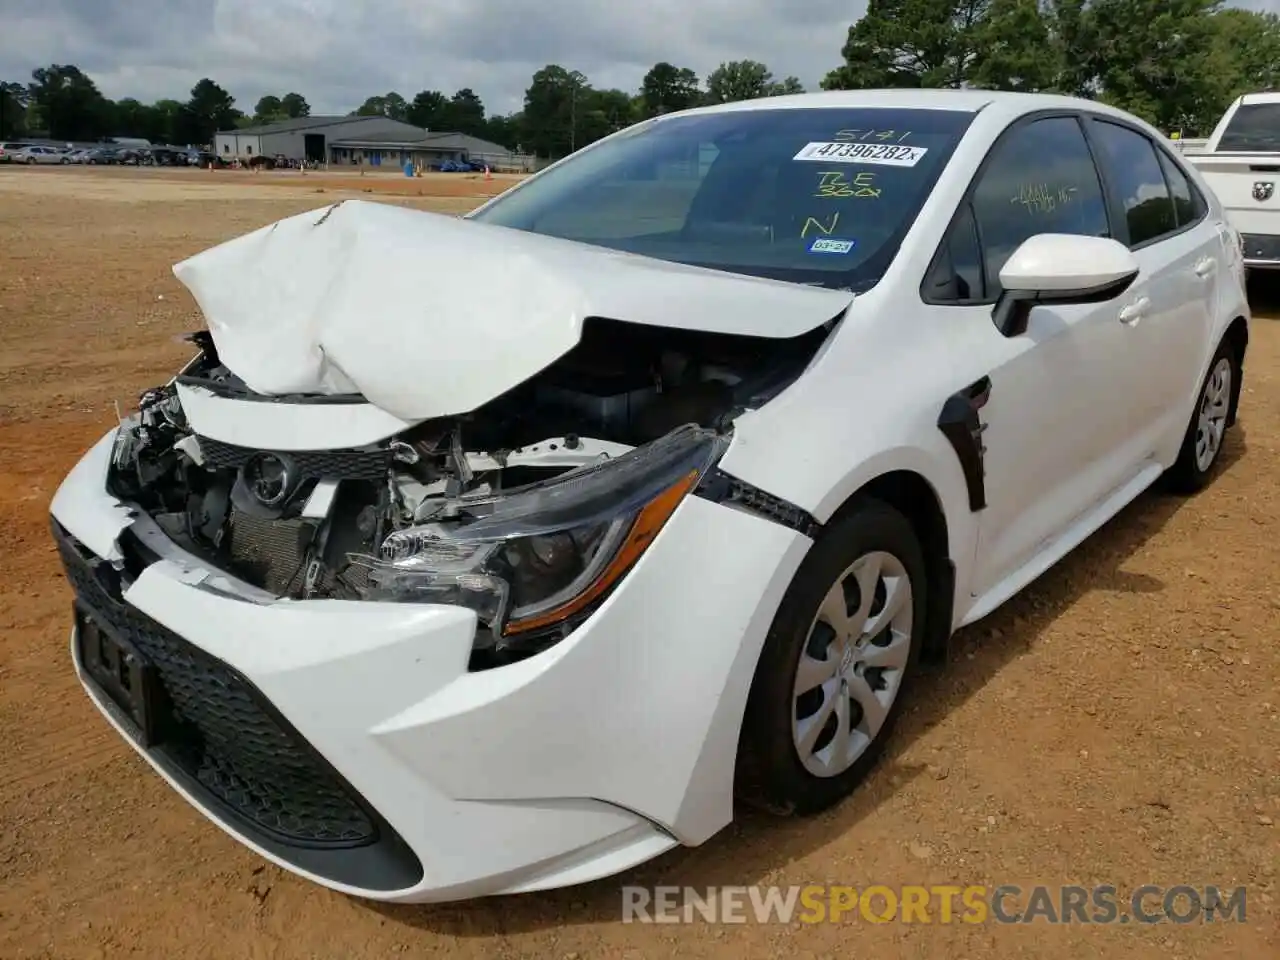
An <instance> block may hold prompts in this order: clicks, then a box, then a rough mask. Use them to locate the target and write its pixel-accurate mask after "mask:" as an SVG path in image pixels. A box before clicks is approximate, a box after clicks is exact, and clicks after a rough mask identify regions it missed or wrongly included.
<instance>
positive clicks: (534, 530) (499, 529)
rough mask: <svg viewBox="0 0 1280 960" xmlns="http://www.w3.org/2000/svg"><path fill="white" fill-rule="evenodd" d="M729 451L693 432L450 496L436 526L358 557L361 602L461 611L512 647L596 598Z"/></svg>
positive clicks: (712, 435) (709, 435)
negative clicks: (364, 574)
mask: <svg viewBox="0 0 1280 960" xmlns="http://www.w3.org/2000/svg"><path fill="white" fill-rule="evenodd" d="M726 445H727V441H726V440H725V439H724V438H723V437H721V436H720V435H719V434H717V433H716V432H715V431H713V430H707V429H703V428H701V427H697V426H694V425H690V426H685V427H681V428H680V429H678V430H675V431H673V432H671V433H669V434H667V435H666V436H664V437H662V438H661V439H659V440H655V441H654V442H652V443H648V444H645V445H644V446H641V447H637V448H636V449H634V450H632V451H630V452H628V453H626V454H624V455H623V456H620V457H617V458H616V459H613V460H608V461H605V462H603V463H600V464H596V465H593V466H591V467H586V468H584V469H581V470H575V471H572V472H570V473H566V474H563V475H561V476H559V477H555V478H553V479H551V480H546V481H542V482H539V483H534V484H529V485H528V486H524V487H519V488H515V489H512V490H509V491H506V492H503V493H500V494H496V495H492V496H477V497H465V496H464V497H458V498H455V499H453V500H450V501H448V502H447V504H446V505H445V507H444V509H443V511H442V513H443V514H444V515H445V517H446V518H445V519H439V520H434V521H432V522H430V523H425V524H421V525H417V526H413V527H408V528H405V529H403V530H397V531H395V532H393V533H391V534H389V535H388V536H387V537H386V539H384V540H383V542H382V544H381V546H380V547H379V551H378V556H377V557H376V558H374V557H370V558H366V559H365V564H366V566H367V567H368V577H369V587H368V588H367V589H366V591H365V595H366V596H367V597H368V598H370V599H377V600H395V601H410V602H419V603H449V604H459V605H462V606H466V607H470V608H471V609H472V610H474V611H475V612H476V615H477V617H478V618H479V620H480V621H481V622H482V623H483V624H485V625H486V626H487V627H488V628H489V630H490V632H491V633H492V635H493V637H494V639H495V642H496V644H497V645H498V646H499V647H502V646H506V645H510V644H511V643H512V642H514V641H515V640H516V639H518V638H519V636H520V635H521V634H526V633H528V632H530V631H536V630H539V629H541V628H545V627H549V626H553V625H555V624H557V623H560V622H562V621H564V620H566V619H568V618H571V617H573V616H574V615H575V614H578V613H582V612H583V611H585V610H587V609H588V608H590V607H591V606H592V605H593V604H594V603H595V602H596V601H597V600H599V599H601V598H602V597H603V596H604V595H605V594H606V593H607V592H608V591H609V589H610V588H611V587H612V586H614V585H615V584H616V583H617V582H618V581H619V580H620V579H621V578H622V577H623V576H624V575H625V574H626V573H627V571H628V570H630V569H631V567H632V566H633V565H634V564H635V562H636V561H637V560H638V559H639V558H640V556H641V555H642V554H643V553H644V551H645V550H646V549H647V548H648V546H649V544H650V543H652V542H653V539H654V537H655V536H656V535H657V533H658V531H659V530H661V529H662V527H663V525H664V524H665V523H666V522H667V520H668V519H669V518H670V517H671V515H672V513H674V512H675V509H676V507H677V506H679V505H680V502H681V501H682V500H683V499H684V498H685V496H686V495H687V494H689V493H690V492H691V491H692V490H694V489H695V488H696V487H697V485H698V483H699V481H700V480H701V479H702V477H703V475H704V474H705V473H706V471H707V470H708V469H710V468H711V467H712V466H713V465H714V463H715V462H716V461H717V460H718V459H719V458H720V456H721V454H722V453H723V452H724V449H725V447H726Z"/></svg>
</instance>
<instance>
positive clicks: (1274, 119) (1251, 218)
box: [1184, 93, 1280, 270]
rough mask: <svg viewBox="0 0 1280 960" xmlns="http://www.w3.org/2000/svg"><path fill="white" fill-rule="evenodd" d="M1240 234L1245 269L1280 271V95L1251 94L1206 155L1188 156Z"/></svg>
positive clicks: (1235, 107)
mask: <svg viewBox="0 0 1280 960" xmlns="http://www.w3.org/2000/svg"><path fill="white" fill-rule="evenodd" d="M1184 156H1185V157H1186V159H1187V160H1188V161H1189V162H1191V163H1193V164H1195V166H1196V167H1197V168H1198V169H1199V171H1200V172H1201V173H1202V174H1203V175H1204V178H1205V180H1206V181H1207V182H1208V184H1209V186H1210V187H1211V188H1213V192H1214V193H1216V194H1217V195H1218V199H1219V200H1221V201H1222V205H1223V206H1224V207H1225V208H1226V211H1227V219H1228V221H1230V223H1231V225H1232V226H1233V227H1234V228H1235V229H1236V231H1237V232H1238V233H1239V234H1240V242H1241V247H1242V249H1243V252H1244V263H1245V266H1246V267H1247V268H1248V269H1250V270H1280V191H1278V190H1277V189H1276V188H1277V186H1280V93H1248V94H1245V95H1244V96H1242V97H1239V98H1237V99H1236V101H1235V102H1234V103H1233V104H1231V106H1229V107H1228V108H1227V112H1226V113H1224V114H1223V115H1222V119H1221V120H1219V121H1218V125H1217V126H1216V127H1215V128H1214V130H1213V134H1212V135H1211V136H1210V137H1209V140H1208V142H1207V143H1206V144H1205V145H1204V147H1203V148H1202V149H1200V150H1186V151H1184Z"/></svg>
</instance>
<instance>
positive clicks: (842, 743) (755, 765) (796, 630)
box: [735, 499, 928, 816]
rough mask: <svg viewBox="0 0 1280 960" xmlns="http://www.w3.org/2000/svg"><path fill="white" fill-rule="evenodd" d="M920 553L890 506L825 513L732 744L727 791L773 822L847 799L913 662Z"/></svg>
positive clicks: (879, 748) (872, 758) (871, 504)
mask: <svg viewBox="0 0 1280 960" xmlns="http://www.w3.org/2000/svg"><path fill="white" fill-rule="evenodd" d="M925 571H926V566H925V560H924V553H923V551H922V549H921V547H920V544H919V542H918V541H917V539H916V536H915V533H914V531H913V530H912V527H911V524H910V523H909V522H908V521H907V519H906V518H905V517H904V516H903V515H902V514H901V513H899V512H898V511H897V510H895V509H893V508H892V507H890V506H888V505H887V504H884V503H881V502H880V501H878V500H871V499H866V500H862V501H860V502H858V503H856V504H853V505H852V506H850V507H849V508H847V509H846V511H844V512H842V513H841V514H837V517H836V519H835V520H834V521H833V522H832V523H831V524H829V525H828V526H827V528H826V530H824V531H823V533H822V534H821V536H820V537H819V538H818V541H817V543H815V544H814V545H813V547H812V548H811V549H810V551H809V554H808V556H806V557H805V559H804V561H803V562H802V563H801V566H800V570H799V571H798V572H797V574H796V576H795V579H794V580H793V581H792V583H791V586H790V587H789V588H788V589H787V592H786V594H785V595H784V597H783V599H782V603H781V605H780V606H779V608H778V612H777V614H776V615H775V617H774V620H773V624H772V626H771V627H770V629H769V633H768V635H767V636H766V638H765V642H764V648H763V650H762V651H761V653H760V660H759V663H758V664H757V666H756V673H755V678H754V679H753V680H752V684H751V692H750V694H749V696H748V698H747V708H746V714H745V716H744V717H743V723H742V733H741V737H740V739H739V743H738V765H737V768H736V776H735V779H736V784H735V787H736V793H737V794H738V797H739V799H740V800H742V801H744V802H746V803H748V804H751V805H753V806H758V807H762V808H764V809H766V810H768V811H770V812H772V813H776V814H779V815H783V816H786V815H790V814H800V815H806V814H812V813H817V812H819V811H821V810H824V809H826V808H828V807H830V806H832V805H834V804H836V803H838V802H840V801H841V800H843V799H844V798H845V797H847V796H848V795H849V794H850V793H852V792H853V790H854V788H855V787H856V786H857V785H858V784H859V783H860V782H861V781H862V780H863V779H864V778H865V777H866V775H867V773H868V772H869V771H870V770H871V769H872V767H873V766H874V765H875V763H876V761H877V760H878V759H879V757H880V754H881V753H882V752H883V750H884V745H885V743H886V741H887V740H888V739H889V737H890V734H891V733H892V731H893V727H894V723H895V722H896V720H897V717H898V714H899V711H900V709H901V706H902V703H903V699H904V695H905V694H906V692H907V690H908V688H909V686H910V681H911V679H912V678H913V676H914V674H915V670H916V667H917V664H918V662H919V658H920V650H921V647H922V645H923V643H922V641H923V637H924V630H925V611H926V606H927V605H926V600H927V592H928V584H927V582H926V578H925Z"/></svg>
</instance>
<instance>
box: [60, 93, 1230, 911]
mask: <svg viewBox="0 0 1280 960" xmlns="http://www.w3.org/2000/svg"><path fill="white" fill-rule="evenodd" d="M175 272H176V274H177V276H178V277H179V278H180V279H181V280H182V281H183V282H184V283H185V284H186V285H187V287H188V288H189V289H190V290H191V291H192V293H193V294H194V296H195V298H196V300H197V302H198V303H199V305H200V307H201V309H202V310H203V312H204V315H205V317H206V319H207V322H208V325H209V330H208V331H204V332H201V333H198V334H195V335H193V341H194V342H195V343H196V345H197V346H198V348H199V351H198V354H197V356H195V357H194V358H193V360H192V361H191V362H190V363H189V364H188V365H187V366H186V367H185V368H184V369H183V370H182V371H181V373H180V374H179V375H178V376H177V377H176V378H175V379H174V380H172V381H171V382H170V383H168V384H166V385H164V386H162V387H159V388H157V389H155V390H152V391H149V392H148V393H147V394H145V395H144V396H143V397H142V399H141V401H140V404H139V411H138V413H137V414H135V415H134V416H132V417H131V418H129V419H127V420H126V421H125V422H124V423H123V424H122V425H121V426H120V427H119V428H118V429H113V430H112V431H111V432H110V433H108V434H107V435H106V436H105V437H103V438H102V440H101V441H100V442H99V443H98V444H97V445H96V446H95V447H94V448H93V449H91V450H90V451H89V452H88V453H87V454H86V456H85V457H84V459H83V460H82V461H81V462H80V463H79V464H78V465H77V466H76V467H75V468H74V470H73V471H72V473H71V474H70V476H68V477H67V479H66V480H65V482H64V483H63V484H62V486H61V488H60V489H59V490H58V492H57V494H56V497H55V499H54V501H53V504H52V513H53V518H54V523H53V531H54V536H55V538H56V540H57V543H58V546H59V549H60V551H61V554H62V557H63V559H64V562H65V564H66V568H67V572H68V575H69V578H70V581H71V583H72V585H73V587H74V589H75V593H76V599H77V613H76V618H75V624H74V628H73V631H72V641H71V650H72V655H73V657H74V662H75V668H76V670H77V673H78V675H79V677H80V680H81V681H82V683H83V685H84V687H85V689H86V690H87V692H88V695H89V697H90V698H91V699H92V701H93V702H94V703H95V704H96V705H97V706H98V707H99V708H100V709H101V711H102V712H103V713H104V714H105V716H106V717H107V719H108V720H109V721H110V722H111V723H112V724H113V725H114V726H115V727H116V728H117V729H118V730H119V731H120V732H121V733H122V734H123V735H124V736H125V737H127V738H128V740H129V741H130V742H131V743H132V744H133V745H134V746H135V747H136V748H137V750H138V751H139V752H140V753H141V754H142V755H143V756H144V757H145V758H146V759H147V760H148V761H149V762H150V763H151V765H152V766H153V767H154V768H155V770H156V771H158V772H159V774H160V775H161V776H163V777H164V778H165V779H166V780H168V782H169V783H170V784H172V786H173V787H174V788H175V789H176V790H178V791H179V792H180V793H181V794H182V795H183V796H184V797H186V798H187V799H188V800H189V801H190V802H191V803H192V804H193V805H194V806H195V807H196V808H198V809H199V810H200V811H202V812H203V813H204V814H205V815H207V816H208V817H209V818H210V819H212V820H213V821H214V822H216V823H217V824H218V825H219V826H221V827H222V828H223V829H224V830H226V831H227V832H228V833H230V834H231V835H233V836H234V837H236V838H238V839H239V840H240V841H242V842H243V843H245V844H247V845H248V846H250V847H252V848H253V849H254V850H256V851H258V852H259V853H260V854H261V855H262V856H264V857H266V858H268V859H270V860H272V861H274V862H275V863H277V864H279V865H281V866H282V867H285V868H286V869H289V870H292V871H295V872H296V873H298V874H301V875H303V876H305V877H308V878H310V879H312V880H314V881H316V882H318V883H321V884H325V885H327V886H329V887H332V888H334V889H336V890H340V891H344V892H347V893H351V894H355V895H359V896H363V897H368V898H374V899H380V900H389V901H443V900H453V899H460V898H466V897H473V896H481V895H489V894H498V893H509V892H517V891H528V890H537V889H544V888H549V887H558V886H564V885H568V884H575V883H579V882H583V881H587V880H591V879H594V878H599V877H603V876H607V875H611V874H614V873H616V872H618V871H621V870H624V869H626V868H628V867H631V866H633V865H635V864H638V863H640V862H642V861H645V860H648V859H650V858H652V857H654V856H656V855H658V854H661V853H662V852H663V851H666V850H669V849H671V848H673V847H676V846H679V845H691V846H692V845H697V844H701V843H703V842H704V841H706V840H707V839H708V838H709V837H711V836H712V835H713V834H715V833H716V832H717V831H719V830H721V829H723V828H724V827H725V826H726V825H727V824H728V823H729V822H730V821H731V819H732V818H733V814H734V802H735V797H739V798H741V799H743V800H745V801H754V802H758V803H760V804H762V805H764V806H765V807H767V808H769V809H773V810H777V811H781V812H784V813H800V814H807V813H812V812H814V811H818V810H822V809H824V808H826V807H829V806H830V805H832V804H834V803H837V802H839V801H840V800H841V799H842V798H844V797H846V796H847V795H849V793H850V792H851V791H852V790H854V788H855V787H856V785H857V784H858V782H859V781H860V780H862V779H863V778H864V776H865V775H866V774H867V772H868V770H869V769H870V768H871V766H872V764H874V763H875V761H876V758H877V756H878V755H880V754H881V753H882V752H883V750H884V748H885V745H886V741H887V740H888V739H889V738H890V732H891V730H892V728H893V725H894V720H895V717H896V716H897V714H898V713H899V711H900V710H901V708H902V705H903V703H904V701H905V700H906V699H907V698H908V697H909V696H910V687H911V683H912V680H913V678H914V675H915V674H916V672H917V669H918V667H919V664H920V662H921V660H922V659H924V658H933V659H938V658H941V657H942V656H943V654H944V651H945V649H946V647H947V642H948V639H949V638H950V636H951V635H952V633H953V632H954V631H955V630H957V629H958V628H960V627H962V626H964V625H965V624H969V623H972V622H974V621H975V620H978V619H980V618H981V617H984V616H986V615H987V614H989V613H991V612H992V611H993V610H995V609H996V608H997V607H999V606H1000V605H1001V604H1002V603H1003V602H1004V601H1006V600H1007V599H1009V597H1011V596H1012V595H1013V594H1014V593H1015V592H1017V591H1018V590H1020V589H1021V588H1022V587H1024V586H1026V585H1027V584H1028V583H1030V582H1031V581H1032V580H1034V579H1035V578H1036V577H1038V576H1039V575H1040V574H1042V573H1044V572H1045V571H1046V570H1047V569H1049V567H1051V566H1052V565H1053V564H1054V563H1055V562H1056V561H1058V560H1059V559H1061V558H1062V557H1063V556H1064V555H1065V554H1066V553H1067V552H1068V551H1070V550H1071V549H1072V548H1073V547H1075V546H1076V545H1077V544H1079V543H1080V542H1081V541H1082V540H1084V539H1085V538H1086V537H1087V536H1088V535H1089V534H1090V533H1092V532H1093V531H1095V530H1097V529H1098V528H1099V527H1100V526H1101V525H1102V524H1103V523H1104V522H1105V521H1106V520H1107V519H1108V518H1109V517H1111V516H1113V515H1114V514H1115V513H1116V512H1117V511H1118V510H1120V509H1121V507H1123V506H1124V505H1125V504H1127V503H1128V502H1130V501H1131V500H1133V499H1134V498H1135V497H1136V496H1138V494H1139V493H1140V492H1141V491H1143V490H1144V489H1145V488H1147V487H1148V486H1150V485H1151V484H1153V483H1154V482H1155V481H1157V480H1159V479H1161V478H1165V479H1166V480H1167V481H1168V482H1169V483H1170V484H1172V485H1173V486H1176V487H1177V488H1179V489H1181V490H1184V491H1194V490H1196V489H1198V488H1200V487H1202V486H1204V485H1205V484H1206V482H1207V481H1209V480H1210V478H1211V477H1212V476H1213V475H1214V473H1215V469H1217V468H1218V466H1219V460H1220V458H1221V453H1222V449H1223V437H1224V432H1225V431H1226V430H1227V429H1228V428H1229V427H1230V426H1231V425H1232V423H1233V422H1234V420H1235V417H1236V406H1237V401H1238V399H1239V396H1240V384H1241V372H1242V368H1243V361H1244V356H1245V348H1246V345H1247V342H1248V324H1249V316H1250V315H1249V307H1248V304H1247V302H1246V299H1245V293H1244V288H1243V268H1242V262H1241V254H1240V247H1239V240H1238V237H1237V236H1236V234H1235V233H1234V232H1233V231H1232V230H1231V229H1230V228H1229V227H1228V226H1227V224H1226V222H1225V221H1224V219H1223V213H1222V209H1221V207H1220V205H1219V203H1218V202H1217V200H1215V198H1214V197H1213V195H1212V193H1211V192H1210V191H1209V190H1208V189H1206V187H1205V185H1204V182H1203V180H1202V179H1201V178H1200V176H1199V175H1198V174H1197V173H1196V171H1195V170H1194V169H1193V168H1191V167H1190V166H1188V164H1187V163H1186V162H1185V161H1184V160H1183V159H1181V158H1180V157H1179V156H1178V154H1177V153H1176V152H1174V151H1173V150H1172V148H1171V146H1170V144H1169V143H1168V142H1167V141H1166V140H1165V138H1164V137H1163V136H1161V134H1160V133H1159V132H1158V131H1157V130H1154V129H1153V128H1151V127H1150V126H1148V125H1146V124H1145V123H1142V122H1140V121H1139V120H1137V119H1135V118H1133V117H1132V116H1129V115H1127V114H1125V113H1122V112H1119V111H1117V110H1113V109H1111V108H1109V107H1106V106H1104V105H1102V104H1098V103H1093V102H1086V101H1082V100H1075V99H1069V98H1060V97H1052V96H1038V95H1018V94H1002V93H991V92H987V91H893V92H875V91H857V92H842V93H836V92H832V93H823V94H813V95H805V96H799V97H781V98H773V99H768V100H758V101H752V102H748V103H733V104H726V105H723V106H717V107H711V108H706V109H697V110H691V111H688V112H684V113H678V114H672V115H668V116H663V117H659V118H657V119H655V120H652V121H649V122H646V123H642V124H640V125H638V126H635V127H633V128H631V129H628V130H625V131H623V132H621V133H618V134H616V135H614V136H611V137H609V138H608V139H605V140H602V141H600V142H598V143H595V144H593V145H592V146H590V147H588V148H586V149H584V150H582V151H580V152H578V153H576V154H574V155H573V156H571V157H569V158H567V159H566V160H564V161H562V162H560V163H558V164H556V165H554V166H552V167H550V168H548V169H547V170H545V171H544V172H542V173H541V174H539V175H537V176H535V177H533V178H531V179H529V180H527V181H525V182H524V183H523V184H521V185H520V186H518V187H516V188H515V189H513V190H511V191H509V192H507V193H506V194H504V195H502V196H500V197H498V198H496V199H495V200H493V201H492V202H490V203H488V204H486V205H485V206H484V207H482V208H480V209H479V210H478V211H476V212H475V213H474V214H472V215H471V216H470V217H468V218H465V219H457V218H452V217H446V216H440V215H435V214H429V213H423V212H418V211H413V210H407V209H403V208H399V207H392V206H384V205H380V204H376V203H367V202H357V201H352V202H345V203H339V204H336V205H333V206H330V207H328V208H325V209H323V210H318V211H314V212H311V213H307V214H302V215H299V216H295V217H291V218H289V219H286V220H283V221H280V222H279V223H276V224H273V225H271V226H269V227H265V228H263V229H261V230H258V231H256V232H254V233H251V234H249V235H247V236H244V237H240V238H238V239H235V240H232V241H229V242H227V243H225V244H223V245H221V246H218V247H215V248H213V249H211V250H208V251H206V252H204V253H202V254H199V255H197V256H195V257H193V258H192V259H190V260H187V261H184V262H183V263H180V264H179V265H178V266H177V267H175Z"/></svg>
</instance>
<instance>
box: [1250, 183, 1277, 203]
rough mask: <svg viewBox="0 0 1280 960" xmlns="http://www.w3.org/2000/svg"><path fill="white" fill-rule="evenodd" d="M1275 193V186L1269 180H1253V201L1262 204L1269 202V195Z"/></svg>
mask: <svg viewBox="0 0 1280 960" xmlns="http://www.w3.org/2000/svg"><path fill="white" fill-rule="evenodd" d="M1275 192H1276V185H1275V183H1273V182H1272V181H1270V180H1255V181H1254V184H1253V199H1255V200H1257V201H1258V202H1259V203H1262V202H1263V201H1265V200H1270V199H1271V195H1272V194H1273V193H1275Z"/></svg>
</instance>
